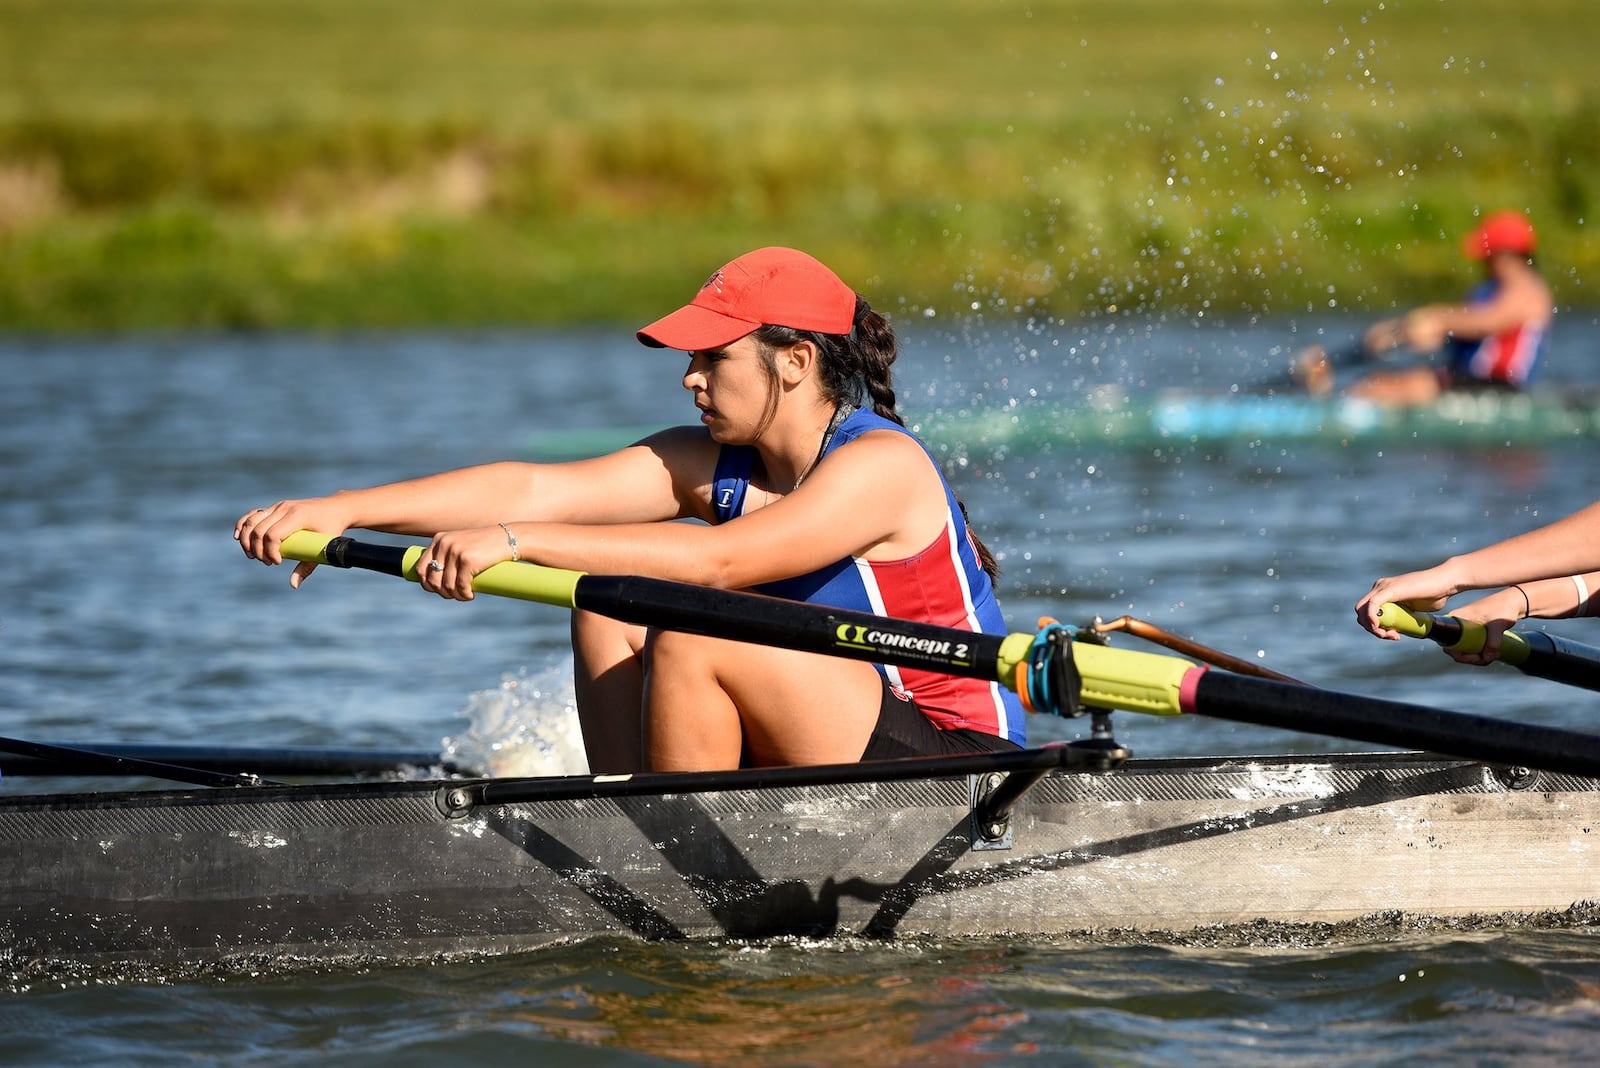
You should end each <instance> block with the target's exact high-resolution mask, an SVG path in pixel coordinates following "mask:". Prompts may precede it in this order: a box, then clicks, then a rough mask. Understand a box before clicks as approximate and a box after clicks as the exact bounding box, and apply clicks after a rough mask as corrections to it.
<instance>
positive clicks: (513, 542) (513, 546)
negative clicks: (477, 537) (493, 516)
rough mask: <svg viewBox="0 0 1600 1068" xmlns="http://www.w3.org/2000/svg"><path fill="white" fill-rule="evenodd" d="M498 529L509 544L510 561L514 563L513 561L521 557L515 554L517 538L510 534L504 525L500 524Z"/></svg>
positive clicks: (509, 529) (509, 530)
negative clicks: (504, 535) (502, 532)
mask: <svg viewBox="0 0 1600 1068" xmlns="http://www.w3.org/2000/svg"><path fill="white" fill-rule="evenodd" d="M500 529H501V530H503V531H505V532H506V541H508V542H510V543H511V559H512V561H513V562H515V561H518V560H521V559H522V557H521V556H520V555H518V553H517V536H516V535H515V534H513V533H511V528H510V527H508V526H506V525H505V524H504V523H501V524H500Z"/></svg>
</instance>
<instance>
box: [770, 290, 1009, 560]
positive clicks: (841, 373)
mask: <svg viewBox="0 0 1600 1068" xmlns="http://www.w3.org/2000/svg"><path fill="white" fill-rule="evenodd" d="M751 336H752V337H754V338H755V339H756V342H757V343H758V344H759V345H760V346H761V349H760V351H761V360H762V364H763V365H764V366H765V367H766V369H767V374H768V376H769V378H770V391H769V396H768V401H767V413H766V415H765V416H764V417H763V419H762V424H761V425H762V428H763V429H765V427H766V424H767V423H769V422H770V421H771V420H772V417H773V416H774V415H775V414H776V413H777V408H778V378H777V367H776V365H775V364H774V363H773V358H774V356H775V354H776V352H777V350H778V349H782V348H788V347H789V346H791V345H797V344H799V343H800V342H802V341H809V342H811V343H812V344H813V345H815V346H816V348H817V352H818V353H819V355H820V359H819V360H818V361H817V367H818V373H819V374H820V376H821V386H822V395H823V397H824V398H825V399H827V400H829V401H832V402H833V403H834V404H845V403H849V404H854V405H855V406H856V407H858V408H859V407H866V406H868V405H870V406H871V408H872V410H873V412H875V413H876V414H878V415H880V416H882V417H883V418H885V419H887V420H889V421H890V422H893V423H898V424H900V425H901V426H905V425H906V421H905V420H904V419H902V418H900V413H899V412H898V411H897V410H896V409H895V395H894V371H893V366H894V361H895V359H896V358H897V357H898V356H899V355H900V349H899V345H898V344H897V343H896V341H895V337H894V327H892V326H890V325H889V320H888V319H885V318H884V317H883V316H882V315H879V314H878V313H877V312H875V311H873V310H872V306H871V305H870V304H868V303H867V301H866V298H864V297H862V296H861V295H860V294H859V293H858V294H856V310H855V316H854V318H853V321H852V323H851V326H850V332H849V333H848V334H819V333H817V332H816V331H813V330H795V329H793V328H792V327H787V326H762V327H758V328H757V329H756V330H755V331H754V332H753V333H752V335H751ZM956 505H957V507H959V508H960V509H961V518H962V521H963V522H966V523H967V536H968V537H969V538H971V539H972V548H973V550H974V551H975V552H976V553H977V554H978V562H979V563H980V564H982V565H983V570H984V571H985V572H986V573H987V574H988V576H989V580H990V581H991V582H993V581H994V580H996V579H997V578H999V575H1000V564H999V561H997V560H996V559H995V558H994V554H993V553H991V552H990V551H989V547H988V546H987V545H985V544H984V543H983V541H982V539H980V538H979V537H978V535H977V534H976V533H975V532H974V531H973V529H972V523H971V520H970V519H969V518H968V516H967V506H966V505H965V504H963V503H962V502H961V499H960V498H959V497H958V498H956Z"/></svg>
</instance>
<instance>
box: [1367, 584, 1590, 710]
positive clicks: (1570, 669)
mask: <svg viewBox="0 0 1600 1068" xmlns="http://www.w3.org/2000/svg"><path fill="white" fill-rule="evenodd" d="M1378 622H1379V623H1382V624H1383V625H1384V626H1386V627H1392V628H1393V629H1395V630H1397V631H1399V632H1400V633H1401V634H1404V635H1407V636H1408V637H1412V638H1428V639H1430V640H1432V641H1435V642H1438V643H1439V645H1441V646H1443V647H1444V648H1446V649H1451V650H1454V651H1455V652H1461V653H1476V652H1481V651H1482V650H1483V643H1484V641H1485V640H1487V638H1488V634H1489V632H1488V628H1486V627H1485V626H1484V625H1483V624H1482V623H1479V622H1478V621H1477V620H1473V619H1458V618H1456V617H1455V616H1446V615H1439V614H1437V613H1434V612H1413V611H1411V610H1410V609H1407V608H1402V607H1401V606H1400V605H1397V604H1395V603H1394V602H1393V601H1389V602H1385V603H1384V604H1383V605H1382V606H1381V607H1379V609H1378ZM1500 659H1501V660H1502V661H1504V662H1505V663H1507V664H1510V665H1511V666H1512V667H1514V668H1516V669H1517V670H1518V671H1521V672H1522V673H1523V674H1524V675H1534V676H1537V677H1538V678H1541V679H1551V680H1553V681H1555V682H1564V683H1566V684H1567V685H1568V686H1581V687H1582V688H1584V689H1586V690H1600V649H1596V648H1595V647H1594V646H1592V645H1582V644H1580V643H1578V642H1575V641H1570V640H1568V639H1566V638H1561V637H1557V636H1556V635H1554V634H1546V633H1545V632H1544V631H1540V630H1531V631H1528V632H1527V633H1520V632H1518V631H1515V630H1508V631H1506V632H1505V633H1504V634H1502V635H1501V636H1500Z"/></svg>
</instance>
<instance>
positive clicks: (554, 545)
mask: <svg viewBox="0 0 1600 1068" xmlns="http://www.w3.org/2000/svg"><path fill="white" fill-rule="evenodd" d="M637 336H638V338H639V340H640V341H641V342H643V343H644V344H645V345H649V346H652V347H656V348H671V349H679V350H683V351H685V352H687V353H688V357H689V365H688V370H687V372H686V373H685V374H684V376H683V386H684V388H685V389H687V390H688V391H689V392H690V394H691V395H692V396H693V399H694V405H695V407H696V408H697V409H699V412H700V423H701V426H698V427H688V426H685V427H677V428H674V429H669V430H664V431H661V432H660V433H657V434H654V435H652V436H650V437H648V438H646V439H644V440H643V441H641V442H638V443H637V444H635V445H632V446H629V447H628V448H624V449H621V450H618V451H617V452H614V453H611V454H609V455H606V456H601V457H597V458H594V459H589V460H581V461H576V462H572V463H559V464H534V463H518V462H502V463H495V464H488V465H484V466H479V467H470V468H463V469H460V470H455V471H447V472H444V473H441V474H437V475H431V476H428V477H425V478H419V479H414V480H410V481H405V482H395V483H390V484H387V485H381V486H375V487H371V488H368V489H362V490H353V491H345V492H340V493H335V494H333V495H332V496H328V497H318V498H313V499H308V500H296V501H279V502H278V503H276V504H274V505H272V506H271V507H268V508H264V509H261V508H258V509H255V510H254V511H251V512H249V513H246V514H245V515H244V516H242V517H241V518H240V519H239V521H238V522H237V523H236V524H235V527H234V537H235V538H237V539H238V540H239V542H240V545H241V546H242V547H243V549H244V551H245V554H246V555H248V556H250V557H251V558H253V559H256V560H260V561H262V562H263V563H267V564H278V563H281V562H282V560H283V557H282V554H281V552H280V551H279V546H280V544H281V541H282V539H283V538H285V537H287V536H288V535H289V534H291V533H293V532H294V531H296V530H302V529H304V530H313V531H317V532H319V533H323V534H338V533H342V532H343V531H345V530H347V529H349V528H352V527H361V528H365V529H368V530H379V531H386V532H390V533H396V534H413V535H423V536H428V537H431V538H432V541H431V543H430V544H429V545H428V546H427V548H426V550H425V551H424V552H423V554H422V556H421V558H420V560H419V561H418V568H419V571H420V574H421V576H422V585H423V587H424V588H425V589H427V590H429V591H431V592H433V593H435V594H438V595H439V596H441V597H446V598H453V599H457V600H470V599H471V598H472V579H473V576H474V575H476V574H478V573H479V572H481V571H483V570H484V569H485V568H487V567H490V566H491V565H494V564H497V563H500V562H501V561H503V560H525V561H530V562H533V563H538V564H544V565H548V566H551V567H559V568H568V569H572V570H577V571H585V572H589V573H600V574H637V575H645V576H650V577H655V578H662V579H669V580H674V581H679V582H691V583H698V584H702V585H706V586H715V587H722V588H731V589H751V590H756V591H759V592H763V593H769V594H773V595H776V596H781V597H787V598H791V599H794V600H800V601H810V602H814V603H817V604H826V605H832V606H837V607H843V608H851V609H858V610H863V611H872V612H876V613H878V614H881V615H885V616H891V617H896V618H901V619H911V620H918V621H923V622H930V623H936V624H940V625H944V626H950V627H959V628H964V629H970V630H977V631H986V632H992V633H1004V632H1005V630H1004V621H1003V619H1002V617H1001V614H1000V609H999V606H998V604H997V602H996V600H995V596H994V588H993V577H994V570H995V569H994V562H993V559H992V557H990V556H989V554H988V552H987V550H985V549H984V548H983V545H982V543H981V542H979V541H978V539H977V538H976V537H975V536H974V535H973V534H972V533H971V532H970V531H969V530H968V529H967V524H966V517H965V515H964V510H963V509H962V507H961V505H960V503H959V502H958V501H957V500H956V497H955V495H954V494H953V492H952V491H951V489H950V487H949V485H948V484H947V483H946V481H945V479H944V476H943V475H942V473H941V472H940V470H939V467H938V464H937V463H935V461H934V460H933V458H932V456H931V455H930V454H929V453H928V451H927V449H926V447H925V446H924V445H923V444H922V443H921V442H920V441H918V440H917V439H916V438H915V437H914V436H913V435H912V434H911V432H910V431H909V430H907V429H906V427H905V425H904V424H903V423H902V421H901V419H900V417H899V416H898V415H897V414H896V412H895V394H894V388H893V384H892V376H891V370H890V368H891V365H892V364H893V362H894V360H895V357H896V346H895V338H894V332H893V330H892V329H891V328H890V326H889V323H888V321H887V320H886V319H884V318H883V316H881V315H879V314H878V313H876V312H874V311H873V310H872V309H871V308H870V307H869V306H868V304H867V302H866V301H865V300H864V299H862V298H861V297H860V296H858V295H857V294H856V293H855V292H854V291H853V290H852V289H851V288H850V287H849V286H848V285H846V284H845V283H844V282H842V281H841V280H840V279H839V278H838V277H837V276H836V275H835V274H834V273H833V272H832V271H831V270H829V269H828V268H827V267H825V266H824V265H823V264H821V263H820V262H818V261H817V260H815V259H813V258H812V257H810V256H808V255H806V254H805V253H802V252H798V251H796V250H794V249H787V248H763V249H758V250H756V251H754V252H751V253H748V254H747V255H744V256H741V257H739V258H738V259H736V260H734V261H733V262H731V263H729V264H727V265H726V266H724V267H723V268H721V269H720V270H718V271H717V272H716V273H714V274H713V275H712V276H711V277H710V279H709V280H707V282H706V283H705V285H703V286H702V287H701V288H700V291H699V293H698V294H697V295H696V296H695V297H694V299H693V300H692V301H691V302H690V303H689V304H688V305H686V306H684V307H682V308H679V309H678V310H677V311H674V312H672V313H671V314H670V315H667V316H665V317H664V318H662V319H660V320H658V321H657V322H655V323H652V324H651V325H649V326H647V327H645V328H644V329H643V330H640V331H639V332H638V335H637ZM685 518H694V519H699V520H702V521H703V524H685V523H674V522H669V520H675V519H685ZM314 567H315V565H313V564H307V563H301V564H299V565H298V566H297V567H296V568H295V570H294V573H293V575H292V576H291V577H290V585H291V586H293V587H298V586H299V585H300V583H301V582H302V581H303V580H304V579H305V578H306V576H307V575H309V574H310V573H311V571H312V570H313V569H314ZM572 643H573V656H574V662H575V673H576V679H575V685H576V692H577V699H578V713H579V718H580V721H581V723H582V727H583V737H584V745H585V748H586V749H587V751H588V756H589V762H590V767H591V769H592V770H594V771H597V772H625V771H634V770H639V769H641V768H648V769H653V770H690V769H714V768H730V767H736V766H739V765H740V764H741V763H743V764H746V765H778V764H817V763H835V762H845V761H853V760H857V759H863V760H872V759H881V758H891V757H901V756H912V755H927V754H940V753H952V752H971V751H987V750H996V749H1011V748H1015V747H1017V746H1018V745H1021V744H1023V743H1024V742H1025V737H1026V730H1025V725H1024V714H1023V711H1022V707H1021V705H1020V703H1019V702H1018V700H1017V697H1016V695H1015V694H1014V693H1012V692H1011V691H1010V690H1007V689H1005V688H1004V687H1001V686H999V685H997V684H995V683H990V682H982V681H979V680H973V679H961V678H955V677H952V676H947V675H942V674H939V673H935V672H924V671H918V670H912V669H908V668H892V667H891V668H884V667H878V668H874V666H872V665H869V664H865V663H861V662H856V661H850V660H841V659H836V658H832V657H825V656H820V655H817V654H813V653H803V652H797V651H795V650H791V649H777V648H767V647H762V646H756V645H750V644H742V643H735V642H732V641H727V640H723V639H717V638H708V637H702V636H697V635H690V634H682V633H675V632H668V631H657V630H646V629H645V628H642V627H638V626H633V625H629V624H623V623H618V622H616V621H614V620H611V619H608V618H604V617H601V616H598V615H594V614H592V613H587V612H577V613H575V614H574V616H573V624H572Z"/></svg>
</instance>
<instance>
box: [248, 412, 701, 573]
mask: <svg viewBox="0 0 1600 1068" xmlns="http://www.w3.org/2000/svg"><path fill="white" fill-rule="evenodd" d="M716 454H717V447H716V445H715V443H713V442H711V440H710V437H709V435H707V434H706V432H705V431H704V430H703V429H701V428H699V427H678V428H674V429H671V430H665V431H662V432H660V433H658V434H654V435H651V436H650V437H648V438H646V439H644V440H643V441H640V442H638V443H636V444H634V445H630V446H628V447H627V448H625V449H619V450H617V451H616V452H613V453H609V454H607V455H605V456H599V457H595V458H593V459H587V460H576V461H572V462H569V463H557V464H536V463H524V462H518V461H505V462H500V463H492V464H483V465H480V466H476V467H464V468H459V469H457V470H454V471H445V472H441V473H439V474H434V475H427V476H424V477H422V478H414V479H407V480H404V481H400V482H390V483H385V484H383V485H379V486H370V487H367V488H364V489H356V490H341V491H339V492H337V493H334V494H331V495H329V496H327V497H313V498H307V499H302V500H283V501H278V502H276V503H274V504H272V505H270V506H268V507H266V508H256V509H252V510H251V511H249V512H246V513H245V514H244V515H243V516H241V517H239V519H238V521H236V522H235V523H234V530H233V536H234V538H235V539H236V540H238V542H239V544H240V547H241V548H242V549H243V550H244V552H245V555H246V556H249V557H250V558H251V559H254V560H260V561H262V562H263V563H266V564H279V563H282V562H283V554H282V551H281V545H282V542H283V539H284V538H286V537H288V536H289V535H290V534H293V533H294V532H295V531H297V530H314V531H317V532H318V533H321V534H330V535H334V534H342V533H344V532H345V531H346V530H349V529H351V528H353V527H359V528H362V529H365V530H376V531H382V532H384V533H389V534H411V535H419V536H424V537H431V536H433V535H434V534H437V533H439V532H440V531H445V530H460V529H464V528H471V527H484V526H494V525H495V524H497V523H501V522H515V521H538V522H563V523H578V524H612V523H645V522H658V521H665V520H669V519H678V518H684V517H690V516H692V517H696V518H702V519H704V518H708V516H707V515H706V514H705V513H707V512H708V511H709V505H708V503H707V502H708V501H709V486H710V483H711V476H712V471H713V469H714V467H715V463H716ZM314 567H315V565H308V564H301V565H300V566H299V567H297V568H296V576H295V577H294V578H292V579H291V580H290V581H291V585H295V586H298V585H299V583H300V581H301V580H303V579H304V577H305V575H308V574H310V573H311V570H312V569H313V568H314Z"/></svg>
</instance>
